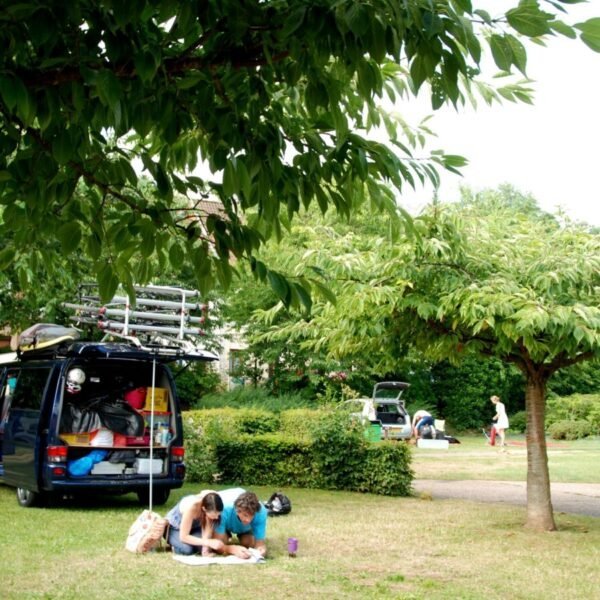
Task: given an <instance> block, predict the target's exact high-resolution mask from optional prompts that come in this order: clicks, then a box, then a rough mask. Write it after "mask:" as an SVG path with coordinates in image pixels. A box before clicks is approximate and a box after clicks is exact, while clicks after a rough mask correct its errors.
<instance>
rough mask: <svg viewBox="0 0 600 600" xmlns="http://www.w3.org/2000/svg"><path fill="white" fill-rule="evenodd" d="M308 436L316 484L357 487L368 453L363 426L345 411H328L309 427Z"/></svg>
mask: <svg viewBox="0 0 600 600" xmlns="http://www.w3.org/2000/svg"><path fill="white" fill-rule="evenodd" d="M311 439H312V458H313V466H314V468H315V470H316V472H317V474H318V480H317V484H318V487H320V488H324V489H333V490H358V489H360V486H359V481H360V478H361V476H362V469H363V468H364V464H365V461H366V454H367V441H366V439H365V436H364V428H363V426H362V425H361V424H360V423H358V422H357V421H352V420H349V419H348V415H346V414H345V413H336V412H329V413H325V414H324V416H323V418H322V419H321V420H320V421H319V422H318V423H317V424H316V425H315V426H314V427H313V428H312V431H311Z"/></svg>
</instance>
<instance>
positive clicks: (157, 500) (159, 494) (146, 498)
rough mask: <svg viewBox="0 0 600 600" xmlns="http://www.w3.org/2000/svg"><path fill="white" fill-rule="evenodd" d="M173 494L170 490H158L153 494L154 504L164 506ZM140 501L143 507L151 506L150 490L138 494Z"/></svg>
mask: <svg viewBox="0 0 600 600" xmlns="http://www.w3.org/2000/svg"><path fill="white" fill-rule="evenodd" d="M170 494H171V490H170V489H169V488H158V489H156V490H154V491H153V492H152V504H155V505H156V506H162V505H163V504H164V503H165V502H166V501H167V500H168V499H169V495H170ZM137 497H138V500H139V502H140V504H141V505H142V506H148V504H150V492H149V491H148V490H141V491H139V492H138V493H137Z"/></svg>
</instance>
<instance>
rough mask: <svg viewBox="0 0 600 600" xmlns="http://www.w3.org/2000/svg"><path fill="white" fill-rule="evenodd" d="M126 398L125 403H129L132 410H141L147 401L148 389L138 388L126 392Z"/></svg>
mask: <svg viewBox="0 0 600 600" xmlns="http://www.w3.org/2000/svg"><path fill="white" fill-rule="evenodd" d="M124 398H125V402H127V403H128V404H129V406H131V408H135V409H136V410H140V409H141V408H142V407H143V406H144V402H145V401H146V388H145V387H138V388H134V389H133V390H129V391H127V392H125V395H124Z"/></svg>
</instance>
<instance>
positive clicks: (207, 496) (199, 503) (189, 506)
mask: <svg viewBox="0 0 600 600" xmlns="http://www.w3.org/2000/svg"><path fill="white" fill-rule="evenodd" d="M222 510H223V500H221V496H219V494H217V492H213V491H212V490H204V491H202V492H200V493H199V494H194V495H191V496H184V497H183V498H182V499H181V500H180V501H179V502H178V503H177V504H176V505H175V506H174V507H173V508H172V509H171V510H170V511H169V512H168V513H167V516H166V519H167V521H168V522H169V525H168V528H167V543H168V544H170V545H171V547H172V548H173V552H175V553H176V554H186V555H190V554H195V553H197V552H202V556H212V555H213V554H214V552H222V551H223V548H224V546H225V544H223V542H222V541H220V540H216V539H213V533H214V528H215V525H217V524H218V523H219V519H220V517H221V511H222Z"/></svg>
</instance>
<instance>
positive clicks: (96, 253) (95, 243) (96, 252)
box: [86, 234, 102, 260]
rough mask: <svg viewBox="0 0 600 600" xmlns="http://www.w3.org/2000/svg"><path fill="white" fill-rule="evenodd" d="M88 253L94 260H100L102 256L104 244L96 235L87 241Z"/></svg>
mask: <svg viewBox="0 0 600 600" xmlns="http://www.w3.org/2000/svg"><path fill="white" fill-rule="evenodd" d="M86 245H87V251H88V254H89V255H90V256H91V258H92V259H93V260H98V259H99V258H100V256H101V254H102V244H101V243H100V240H99V239H98V237H97V236H96V235H94V234H92V235H90V236H88V237H87V239H86Z"/></svg>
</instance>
